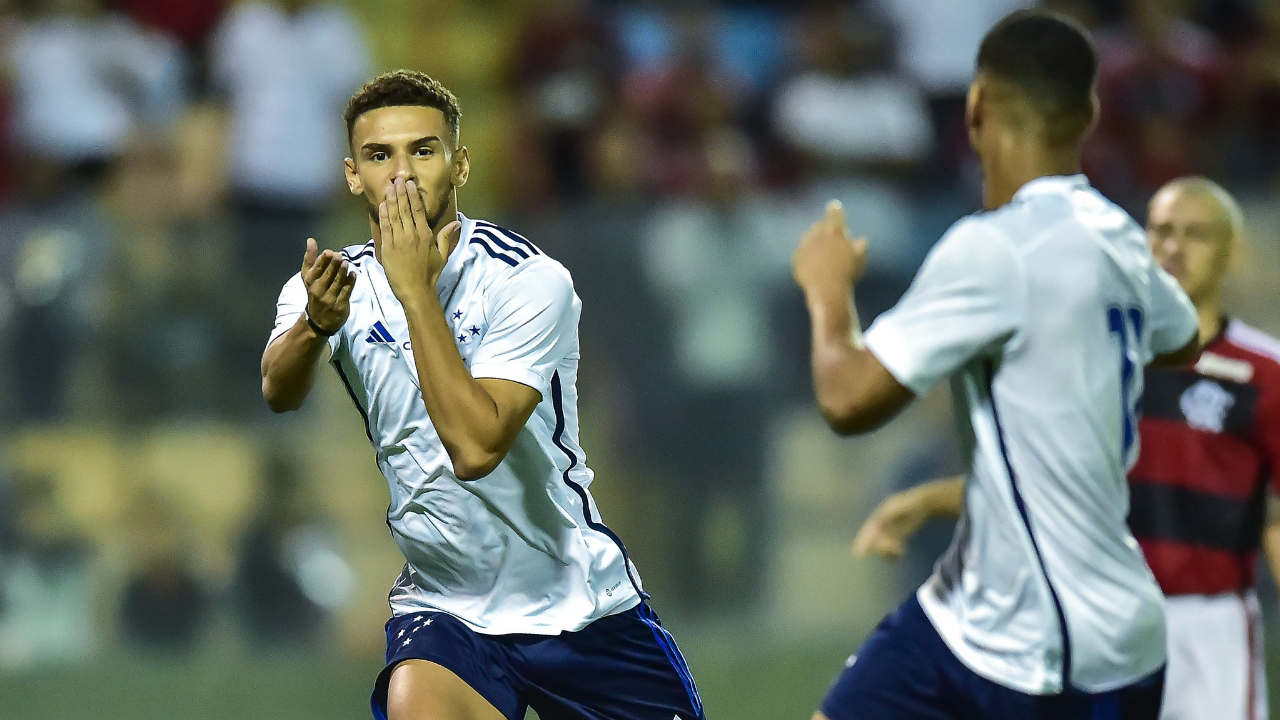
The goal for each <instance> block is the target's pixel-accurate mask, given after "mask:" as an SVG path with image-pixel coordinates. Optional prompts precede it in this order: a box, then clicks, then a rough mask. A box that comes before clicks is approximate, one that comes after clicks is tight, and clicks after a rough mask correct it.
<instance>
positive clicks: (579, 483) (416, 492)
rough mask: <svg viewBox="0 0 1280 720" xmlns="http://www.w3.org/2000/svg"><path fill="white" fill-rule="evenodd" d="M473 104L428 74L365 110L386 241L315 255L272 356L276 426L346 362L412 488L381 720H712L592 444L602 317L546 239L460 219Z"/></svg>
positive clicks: (356, 145) (354, 107)
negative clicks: (583, 354)
mask: <svg viewBox="0 0 1280 720" xmlns="http://www.w3.org/2000/svg"><path fill="white" fill-rule="evenodd" d="M459 115H460V113H459V110H458V105H457V100H456V99H455V98H454V96H453V95H452V93H450V92H449V91H448V90H446V89H445V88H444V87H443V86H441V85H440V84H439V83H438V82H436V81H434V80H432V79H431V78H429V77H427V76H425V75H422V74H420V73H414V72H408V71H398V72H394V73H389V74H386V75H382V76H379V77H377V78H375V79H373V80H372V81H370V82H369V83H368V84H366V85H365V86H364V88H362V89H361V90H360V92H358V93H357V94H356V95H355V97H353V98H352V100H351V102H350V104H349V105H348V108H347V113H346V121H347V131H348V137H349V140H350V143H351V157H350V158H348V159H347V160H346V164H345V167H346V180H347V184H348V187H349V189H350V191H351V193H352V194H353V195H357V196H362V197H364V198H365V200H366V201H367V203H368V209H369V218H370V227H371V229H372V234H373V239H372V240H370V241H369V242H367V243H364V244H360V245H352V246H350V247H348V248H346V249H345V250H343V251H341V252H331V251H328V250H326V251H324V252H318V251H317V247H316V243H315V241H314V240H308V241H307V250H306V253H305V258H304V260H303V265H302V271H301V272H300V273H299V274H298V275H295V276H294V277H293V278H292V279H290V280H289V282H288V283H286V284H285V287H284V289H283V291H282V292H281V294H280V301H279V304H278V307H277V315H276V327H275V330H274V331H273V332H272V333H271V338H270V340H269V341H268V344H267V348H266V351H265V352H264V353H263V358H262V377H263V380H262V389H263V395H264V396H265V398H266V400H267V402H268V404H269V405H270V406H271V408H272V409H273V410H276V411H277V412H283V411H286V410H293V409H296V408H298V407H299V406H301V404H302V402H303V400H304V399H305V398H306V396H307V393H308V392H309V390H310V388H311V384H312V381H313V378H314V374H315V369H316V367H317V366H318V365H319V363H320V361H321V360H322V359H325V358H327V359H328V361H329V362H330V363H331V364H332V366H333V368H334V369H335V370H336V371H337V374H338V375H339V377H340V378H341V379H342V382H343V383H344V384H345V385H346V388H347V391H348V392H349V394H350V395H351V399H352V400H353V401H354V403H355V405H356V408H357V410H359V412H360V414H361V416H362V417H363V419H364V422H365V429H366V431H367V433H368V435H369V439H370V441H371V442H372V444H373V449H374V454H375V457H376V459H377V462H378V467H379V469H380V470H381V471H382V473H383V475H385V476H386V478H387V482H388V484H389V486H390V489H391V503H390V506H389V507H388V509H387V525H388V527H389V528H390V530H391V535H392V538H393V539H394V540H395V542H396V544H397V545H398V546H399V547H400V550H401V551H402V552H403V553H404V556H405V560H406V562H405V565H404V571H403V572H402V573H401V575H400V578H399V580H398V581H397V582H396V584H395V586H394V587H393V588H392V590H391V595H390V598H389V599H390V603H391V609H392V614H393V617H392V618H391V620H390V621H389V622H388V623H387V627H386V634H387V654H386V667H385V669H384V670H383V671H382V673H381V674H380V675H379V677H378V679H377V682H376V684H375V688H374V693H373V712H374V716H375V717H377V718H379V720H428V719H429V720H500V719H501V718H506V720H523V718H524V716H525V712H526V709H527V708H529V707H532V708H533V709H534V710H535V711H536V712H537V713H538V714H539V715H540V716H541V717H543V718H546V719H548V720H551V719H552V718H563V719H565V720H596V719H597V718H611V719H613V720H673V718H676V719H678V720H699V719H700V718H703V717H705V716H704V715H703V711H702V703H701V700H700V699H699V697H698V691H697V689H696V687H695V686H694V683H693V678H692V676H691V675H690V674H689V670H688V667H687V666H686V665H685V663H684V659H683V657H682V656H681V654H680V651H679V650H678V649H677V648H676V645H675V642H674V640H673V639H672V638H671V635H670V634H669V633H668V632H667V631H666V630H665V629H663V627H662V625H661V623H659V621H658V619H657V616H656V615H654V613H653V611H652V610H651V609H650V608H649V607H648V605H647V603H646V602H645V599H646V598H647V595H645V593H644V591H643V589H642V587H641V584H640V579H639V577H638V575H637V573H636V570H635V567H634V566H633V565H632V564H631V562H630V561H629V560H628V558H627V554H626V550H625V548H623V546H622V543H621V542H620V541H619V540H618V538H617V536H616V535H614V534H613V532H612V531H610V530H609V528H608V527H606V526H605V525H604V524H603V523H602V522H601V520H600V514H599V510H598V509H597V508H596V506H595V503H594V501H593V500H592V498H591V494H590V493H589V492H588V490H587V486H588V485H589V484H590V483H591V481H592V479H593V473H592V472H591V470H590V469H589V468H588V467H587V465H586V458H585V455H584V453H583V451H582V448H581V447H580V446H579V445H578V414H577V389H576V379H577V371H578V334H577V331H578V318H579V314H580V312H581V304H580V302H579V300H578V297H577V295H576V294H575V293H574V289H573V282H572V280H571V278H570V277H569V273H568V272H567V271H566V270H565V269H564V267H563V266H561V265H560V264H559V263H557V262H556V261H554V260H552V259H550V258H548V257H547V256H546V255H545V254H544V253H543V252H542V251H541V250H540V249H539V248H538V247H537V246H535V245H534V244H533V243H531V242H529V241H528V240H527V239H526V238H524V237H523V236H521V235H518V234H516V233H514V232H511V231H509V230H506V229H503V228H501V227H498V226H497V225H494V224H492V223H489V222H485V221H483V220H476V219H472V218H468V217H466V216H464V215H463V214H462V213H460V212H458V205H457V202H458V201H457V188H459V187H461V186H462V185H463V184H464V183H465V182H466V180H467V176H468V174H469V172H470V166H469V162H468V156H467V148H466V147H464V146H461V145H460V144H459V138H458V133H459V127H458V124H459Z"/></svg>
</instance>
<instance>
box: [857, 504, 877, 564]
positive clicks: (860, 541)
mask: <svg viewBox="0 0 1280 720" xmlns="http://www.w3.org/2000/svg"><path fill="white" fill-rule="evenodd" d="M880 532H881V530H880V519H879V518H877V517H876V516H875V515H872V516H871V517H870V518H868V519H867V521H866V522H865V523H863V524H862V527H860V528H858V534H857V535H855V536H854V537H853V556H854V557H856V558H858V559H859V560H861V559H862V558H865V557H866V556H867V553H868V552H870V551H871V548H872V546H873V545H875V542H876V536H878V535H879V534H880Z"/></svg>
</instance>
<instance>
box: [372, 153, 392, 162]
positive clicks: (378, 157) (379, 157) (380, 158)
mask: <svg viewBox="0 0 1280 720" xmlns="http://www.w3.org/2000/svg"><path fill="white" fill-rule="evenodd" d="M387 157H388V155H387V154H386V153H384V152H376V153H373V154H372V155H370V156H369V159H370V160H372V161H374V162H384V161H385V160H386V159H387Z"/></svg>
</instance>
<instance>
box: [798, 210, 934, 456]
mask: <svg viewBox="0 0 1280 720" xmlns="http://www.w3.org/2000/svg"><path fill="white" fill-rule="evenodd" d="M866 267H867V241H866V240H865V239H862V238H859V239H857V240H853V239H851V238H850V237H849V230H848V228H847V227H846V226H845V220H844V209H843V207H841V205H840V203H839V202H837V201H832V202H831V203H830V204H829V205H828V206H827V213H826V216H824V217H823V218H822V219H821V220H819V221H818V222H816V223H814V224H813V226H812V227H810V228H809V230H808V232H806V233H805V234H804V237H802V238H801V240H800V247H799V248H797V249H796V252H795V255H794V257H793V258H792V269H793V272H794V275H795V279H796V283H797V284H799V285H800V289H801V290H803V291H804V295H805V304H806V305H807V306H808V308H809V317H810V320H811V325H812V354H813V360H812V363H813V386H814V391H815V393H816V395H817V398H818V406H819V408H820V409H821V410H822V416H823V417H824V418H826V421H827V424H828V425H830V426H831V428H832V429H833V430H835V431H836V432H838V433H840V434H841V435H853V434H857V433H864V432H868V431H870V430H874V429H875V428H877V427H879V426H880V425H882V424H883V423H885V422H886V421H888V420H889V419H890V418H892V417H893V416H894V415H895V414H897V412H898V411H899V410H901V409H902V408H903V407H905V406H906V404H907V403H909V402H910V401H911V400H912V399H913V398H914V396H913V395H912V394H911V391H910V390H908V389H907V388H905V387H903V386H902V385H901V384H899V383H898V381H897V380H895V379H894V377H893V375H891V374H889V371H888V370H886V369H885V367H884V365H882V364H881V363H880V361H879V360H878V359H876V357H875V355H873V354H871V352H870V351H869V350H867V348H866V346H865V345H864V344H863V342H862V329H861V327H860V326H859V323H858V311H857V309H856V308H855V307H854V304H853V288H854V285H855V284H856V283H857V282H858V280H859V279H860V278H861V277H862V273H863V272H864V271H865V270H866Z"/></svg>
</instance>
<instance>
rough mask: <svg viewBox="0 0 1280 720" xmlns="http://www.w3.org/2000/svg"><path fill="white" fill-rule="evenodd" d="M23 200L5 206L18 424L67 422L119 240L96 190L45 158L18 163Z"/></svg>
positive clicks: (0, 238) (8, 333) (2, 315)
mask: <svg viewBox="0 0 1280 720" xmlns="http://www.w3.org/2000/svg"><path fill="white" fill-rule="evenodd" d="M19 167H20V170H21V174H22V177H21V178H20V179H21V181H22V182H21V186H20V188H21V193H20V196H19V197H20V201H19V202H14V203H10V204H9V205H7V206H5V207H0V253H3V254H4V256H5V257H7V258H10V262H9V263H8V264H7V265H6V267H5V273H4V274H3V275H0V340H2V341H3V342H2V345H3V349H4V351H5V352H6V353H7V354H8V357H7V359H6V362H5V363H4V367H5V368H6V370H7V372H8V373H9V375H8V378H7V385H8V387H9V388H10V391H11V392H12V393H13V395H12V397H11V398H9V401H10V403H11V404H12V407H11V408H10V409H11V410H12V411H13V412H15V413H16V415H17V418H18V419H19V420H23V421H51V420H56V419H62V418H65V417H66V415H67V412H68V410H70V409H71V408H69V407H68V406H67V398H68V393H69V390H70V385H71V381H72V372H71V371H72V369H73V365H74V363H75V362H76V361H77V360H78V359H79V358H84V357H87V356H90V355H91V354H92V350H93V342H94V340H95V339H96V337H97V336H96V333H95V331H96V330H97V328H98V327H99V321H100V311H101V307H102V305H101V303H102V280H103V274H104V273H103V268H104V266H105V264H106V257H107V256H108V254H109V253H110V252H111V250H112V248H113V246H114V239H113V237H112V235H111V233H110V229H109V226H108V224H107V222H106V219H105V217H104V214H103V208H102V204H101V202H100V200H99V198H98V195H97V192H98V186H97V185H96V184H92V183H89V182H88V181H87V180H85V179H84V178H83V177H82V176H79V175H77V174H74V173H72V172H71V171H69V170H67V169H66V168H64V167H63V166H61V165H58V164H56V163H52V162H49V161H44V160H41V159H39V158H34V157H27V158H23V159H22V162H21V164H20V166H19Z"/></svg>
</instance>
